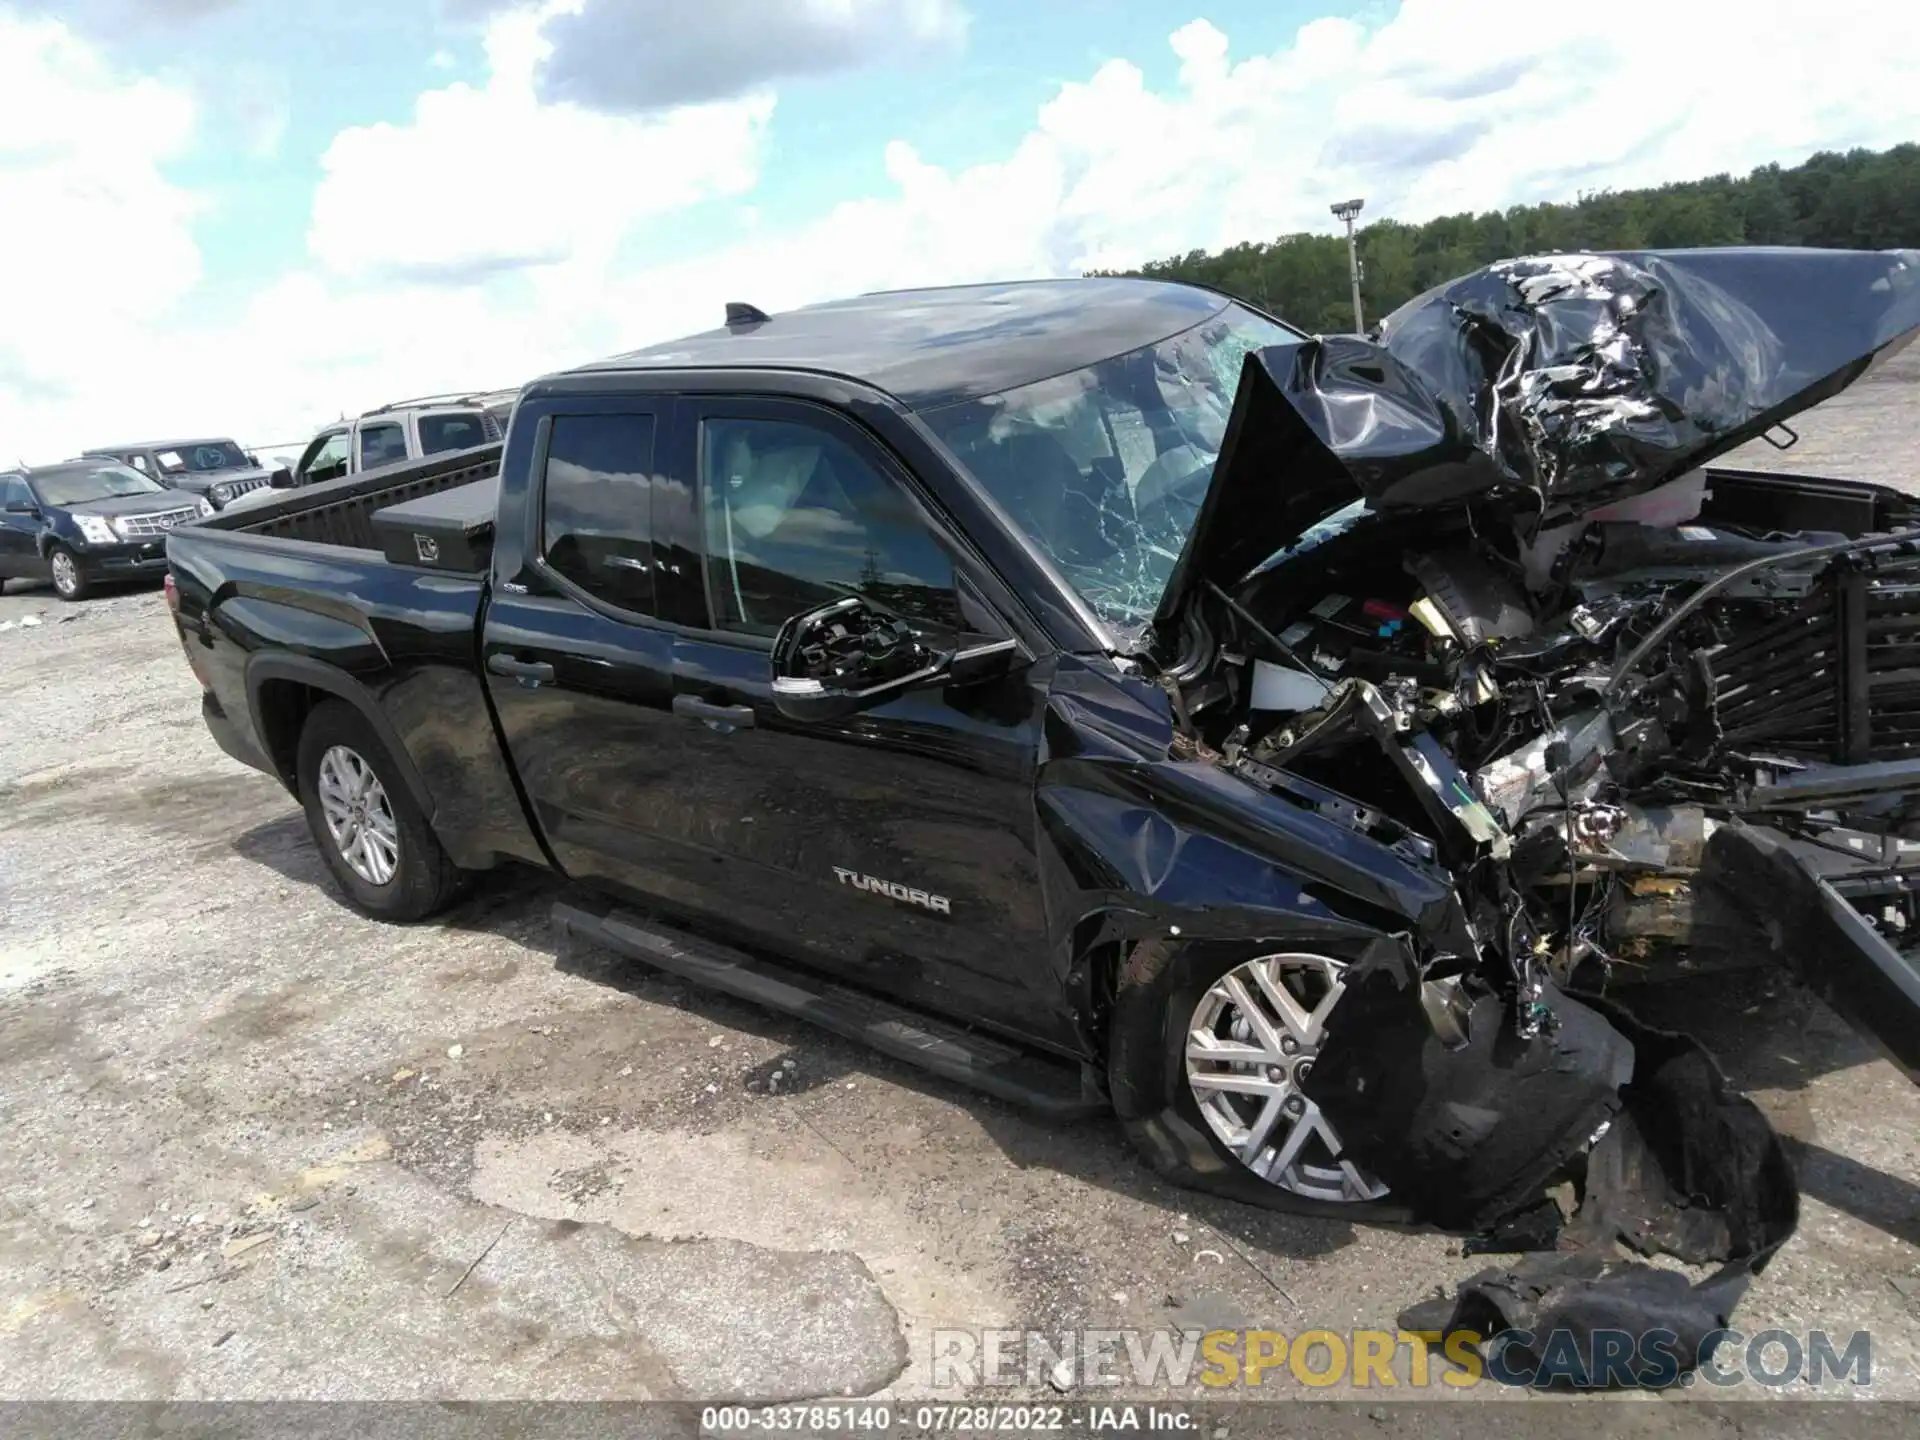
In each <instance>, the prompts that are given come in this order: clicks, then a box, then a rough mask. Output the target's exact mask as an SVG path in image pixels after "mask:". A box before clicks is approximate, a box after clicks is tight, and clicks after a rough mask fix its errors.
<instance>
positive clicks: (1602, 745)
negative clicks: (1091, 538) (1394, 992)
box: [1182, 472, 1920, 1062]
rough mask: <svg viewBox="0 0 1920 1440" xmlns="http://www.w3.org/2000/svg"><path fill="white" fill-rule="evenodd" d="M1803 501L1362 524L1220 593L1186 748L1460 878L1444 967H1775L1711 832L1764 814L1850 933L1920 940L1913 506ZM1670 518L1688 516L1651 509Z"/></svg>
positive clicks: (1699, 481)
mask: <svg viewBox="0 0 1920 1440" xmlns="http://www.w3.org/2000/svg"><path fill="white" fill-rule="evenodd" d="M1808 491H1809V487H1808V486H1806V485H1805V484H1804V483H1803V482H1796V481H1792V480H1786V481H1782V480H1779V479H1776V478H1774V477H1767V476H1752V475H1743V474H1740V473H1728V472H1713V473H1711V474H1708V473H1701V474H1697V475H1694V476H1688V477H1683V478H1682V479H1680V480H1678V481H1675V482H1673V483H1671V484H1670V485H1669V486H1667V487H1664V488H1663V489H1662V490H1660V491H1656V492H1653V493H1651V494H1649V495H1647V496H1645V497H1642V498H1641V499H1640V500H1638V501H1633V502H1627V503H1626V504H1625V505H1622V506H1619V507H1616V512H1615V513H1614V514H1612V515H1609V516H1606V517H1603V518H1589V519H1587V520H1585V521H1582V522H1579V523H1576V524H1571V525H1568V526H1564V527H1562V528H1561V529H1560V531H1559V532H1557V533H1550V534H1548V535H1545V536H1537V537H1530V536H1528V535H1527V534H1525V533H1524V531H1520V530H1518V529H1509V530H1508V531H1507V532H1506V533H1505V534H1501V533H1499V532H1498V531H1493V530H1491V529H1490V528H1489V529H1486V530H1482V529H1479V528H1478V527H1477V525H1476V523H1475V522H1474V520H1473V517H1467V518H1466V521H1465V523H1463V524H1462V525H1461V526H1460V527H1459V528H1458V530H1457V532H1455V533H1450V534H1436V533H1435V526H1434V523H1433V517H1431V516H1424V515H1423V516H1420V517H1418V520H1417V521H1414V520H1410V519H1401V520H1398V521H1396V519H1395V518H1394V517H1390V516H1378V515H1370V514H1369V515H1363V516H1356V517H1353V518H1352V520H1351V523H1347V524H1344V525H1341V526H1336V527H1333V528H1332V529H1331V530H1330V532H1329V533H1327V534H1326V535H1324V537H1323V538H1321V539H1320V540H1319V542H1318V543H1317V544H1314V545H1312V546H1311V547H1310V548H1308V549H1306V550H1305V551H1296V552H1295V553H1294V554H1293V555H1292V556H1290V557H1289V560H1288V563H1286V564H1285V565H1283V566H1277V567H1275V568H1273V569H1271V570H1269V571H1267V572H1266V573H1265V574H1264V575H1262V576H1260V577H1257V578H1256V580H1255V581H1254V582H1253V583H1252V584H1251V585H1250V586H1249V587H1248V588H1247V590H1246V591H1245V592H1244V595H1243V597H1237V598H1235V599H1233V600H1232V601H1231V603H1223V604H1221V606H1220V607H1219V613H1220V614H1221V615H1222V616H1223V617H1224V622H1223V624H1222V629H1223V630H1224V632H1225V633H1224V634H1223V635H1222V636H1220V637H1219V639H1218V641H1217V645H1218V648H1217V651H1216V653H1215V658H1214V661H1213V663H1212V665H1211V666H1209V667H1208V668H1207V670H1206V672H1205V673H1204V674H1203V675H1202V676H1201V677H1199V678H1198V679H1196V680H1194V681H1189V682H1187V683H1186V685H1185V686H1184V687H1183V690H1184V693H1183V696H1182V702H1183V705H1184V708H1185V711H1186V714H1187V716H1188V718H1189V720H1190V722H1191V725H1192V733H1193V735H1194V737H1195V739H1196V741H1197V742H1198V743H1199V744H1200V745H1202V746H1204V747H1205V748H1206V750H1207V751H1209V752H1210V753H1212V754H1215V755H1217V756H1218V757H1219V763H1221V764H1223V765H1226V766H1228V767H1229V768H1231V769H1233V770H1234V771H1235V772H1236V773H1237V774H1239V775H1241V776H1242V777H1243V778H1245V779H1248V780H1250V781H1252V782H1254V783H1256V784H1259V785H1261V786H1263V787H1264V788H1268V789H1272V790H1275V791H1277V792H1280V793H1291V794H1296V795H1297V794H1300V793H1301V792H1302V790H1303V787H1311V788H1313V789H1317V790H1318V791H1320V792H1322V794H1323V795H1326V796H1339V797H1343V798H1344V799H1345V800H1347V801H1351V802H1356V803H1355V805H1354V806H1353V807H1352V820H1353V823H1354V824H1355V825H1357V826H1359V827H1360V828H1362V829H1364V830H1367V831H1368V832H1369V833H1373V834H1375V835H1376V837H1377V836H1378V835H1380V834H1384V833H1395V832H1404V840H1402V841H1401V842H1400V843H1409V844H1412V845H1415V846H1416V847H1419V848H1420V849H1421V850H1422V851H1423V852H1424V853H1426V854H1428V855H1430V856H1431V857H1433V858H1435V859H1437V860H1439V861H1440V862H1441V863H1443V864H1445V865H1446V866H1447V868H1448V869H1449V870H1450V871H1452V872H1453V873H1454V874H1455V876H1456V877H1457V878H1458V891H1459V896H1460V902H1461V904H1460V915H1459V918H1458V928H1457V930H1456V933H1455V934H1454V935H1453V936H1452V937H1451V942H1452V943H1451V949H1452V952H1453V953H1452V954H1451V955H1450V956H1448V957H1446V958H1445V960H1444V961H1440V960H1436V965H1437V966H1438V967H1439V969H1440V970H1442V971H1444V970H1446V969H1448V968H1452V967H1458V968H1459V969H1461V970H1468V969H1473V968H1475V967H1477V966H1480V965H1483V964H1487V963H1490V962H1491V963H1494V964H1498V965H1504V966H1505V967H1507V969H1508V970H1509V971H1510V973H1511V979H1512V982H1513V984H1514V985H1516V986H1517V987H1519V989H1520V990H1521V991H1522V992H1524V993H1525V994H1527V995H1528V996H1530V997H1532V996H1537V995H1538V994H1539V992H1540V989H1541V986H1542V984H1543V983H1544V982H1546V981H1552V982H1553V983H1555V984H1557V985H1559V986H1561V987H1562V988H1567V989H1572V990H1575V991H1580V990H1603V989H1605V987H1606V985H1607V983H1608V982H1609V981H1610V980H1612V979H1614V978H1616V977H1617V976H1618V975H1619V974H1620V972H1622V971H1625V972H1628V973H1629V974H1635V973H1645V972H1647V971H1649V970H1651V969H1656V968H1658V967H1659V966H1661V965H1662V964H1667V965H1672V966H1678V967H1687V968H1700V967H1702V966H1706V965H1712V964H1726V963H1741V962H1743V961H1744V962H1750V963H1758V962H1761V961H1764V960H1767V959H1768V958H1769V954H1768V944H1767V939H1766V936H1765V933H1764V929H1763V927H1761V926H1759V925H1758V924H1757V923H1755V922H1757V920H1758V917H1757V916H1756V915H1753V914H1750V913H1744V912H1743V907H1742V906H1741V904H1740V903H1739V896H1738V894H1737V893H1735V894H1728V893H1725V886H1724V885H1716V884H1715V883H1714V882H1715V880H1716V879H1724V878H1725V876H1724V871H1725V866H1724V864H1722V863H1721V860H1722V857H1721V855H1720V853H1719V850H1724V849H1725V848H1726V846H1727V845H1728V844H1730V843H1731V840H1730V838H1729V839H1722V840H1721V843H1720V847H1719V850H1716V847H1715V843H1714V842H1715V841H1716V839H1717V838H1719V837H1721V836H1722V834H1723V832H1729V834H1730V835H1731V834H1734V833H1738V832H1740V831H1743V830H1748V829H1752V828H1754V827H1767V828H1770V829H1772V830H1774V831H1776V832H1777V834H1778V836H1779V837H1781V838H1782V841H1792V842H1798V843H1799V844H1802V845H1811V846H1817V847H1820V848H1821V849H1822V850H1825V851H1828V852H1831V853H1832V854H1833V857H1834V867H1833V868H1834V869H1835V871H1836V876H1837V878H1838V879H1839V880H1840V883H1841V885H1842V891H1841V893H1843V894H1846V895H1849V896H1852V897H1855V902H1856V903H1854V905H1853V909H1854V911H1855V913H1856V914H1857V916H1858V920H1859V923H1860V924H1861V925H1863V926H1865V927H1866V928H1867V929H1869V930H1871V931H1872V932H1873V933H1874V934H1876V935H1878V936H1879V937H1880V938H1881V939H1882V940H1883V941H1884V942H1885V943H1887V944H1889V945H1891V946H1893V947H1895V948H1896V949H1901V950H1911V949H1913V948H1914V947H1916V946H1920V910H1917V909H1916V900H1917V899H1920V894H1917V892H1916V888H1915V886H1916V882H1920V534H1914V535H1906V534H1903V533H1902V532H1904V531H1906V530H1908V529H1909V528H1911V527H1913V526H1915V525H1920V504H1916V503H1915V502H1914V501H1912V500H1910V499H1908V497H1905V496H1902V495H1900V494H1898V493H1897V492H1892V491H1887V492H1878V493H1872V494H1871V495H1870V497H1869V498H1861V497H1855V498H1856V500H1857V501H1858V503H1855V504H1852V505H1850V506H1848V507H1845V509H1844V510H1843V511H1842V512H1841V513H1838V514H1829V515H1825V516H1823V517H1822V518H1825V519H1827V521H1828V524H1829V525H1830V526H1831V525H1834V524H1838V525H1841V526H1844V527H1845V528H1842V529H1834V528H1825V529H1821V530H1801V529H1795V528H1791V527H1792V526H1793V524H1794V522H1795V520H1796V519H1797V518H1799V517H1798V512H1800V511H1801V510H1803V509H1804V508H1805V506H1806V503H1807V502H1808V501H1809V499H1813V500H1817V499H1818V498H1820V497H1819V496H1818V495H1817V493H1815V494H1813V495H1812V496H1810V495H1809V493H1808ZM1663 509H1664V510H1665V511H1666V512H1668V513H1669V514H1671V512H1673V511H1675V510H1676V509H1678V510H1680V511H1681V512H1683V513H1681V514H1680V515H1679V516H1678V518H1674V519H1670V520H1669V519H1666V518H1665V517H1664V516H1662V517H1661V521H1662V523H1648V522H1647V521H1646V520H1643V519H1637V518H1631V517H1632V516H1634V515H1635V514H1640V515H1652V516H1660V512H1661V511H1662V510H1663ZM1621 512H1624V513H1621ZM1416 545H1417V546H1418V547H1419V548H1413V547H1414V546H1416ZM1710 855H1711V857H1712V858H1711V860H1710ZM1703 871H1705V872H1707V873H1706V876H1705V878H1704V880H1703ZM1531 1003H1533V1002H1531V1001H1530V1004H1531ZM1526 1015H1527V1018H1526V1019H1525V1021H1524V1022H1523V1023H1525V1024H1526V1025H1528V1026H1531V1025H1535V1024H1539V1023H1547V1022H1548V1021H1549V1018H1550V1017H1548V1016H1547V1015H1546V1014H1545V1013H1544V1011H1543V1010H1540V1009H1538V1008H1533V1009H1529V1010H1528V1011H1527V1012H1526ZM1906 1058H1907V1059H1908V1060H1909V1062H1910V1061H1911V1057H1906Z"/></svg>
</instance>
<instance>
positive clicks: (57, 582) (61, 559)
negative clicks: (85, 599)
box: [52, 550, 80, 595]
mask: <svg viewBox="0 0 1920 1440" xmlns="http://www.w3.org/2000/svg"><path fill="white" fill-rule="evenodd" d="M52 566H53V588H54V589H55V590H58V591H59V592H60V593H61V594H62V595H71V594H73V593H74V592H75V591H77V590H78V589H79V588H80V567H79V566H77V565H75V564H74V563H73V556H71V555H69V554H68V553H67V552H66V551H64V550H56V551H54V552H53V561H52Z"/></svg>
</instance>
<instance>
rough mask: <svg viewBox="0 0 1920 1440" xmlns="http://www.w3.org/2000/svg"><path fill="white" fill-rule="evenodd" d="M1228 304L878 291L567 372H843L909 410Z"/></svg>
mask: <svg viewBox="0 0 1920 1440" xmlns="http://www.w3.org/2000/svg"><path fill="white" fill-rule="evenodd" d="M1229 303H1231V302H1230V301H1229V300H1228V298H1227V297H1226V296H1224V295H1220V294H1217V293H1215V292H1214V291H1211V290H1201V289H1197V288H1195V287H1193V286H1190V285H1177V284H1173V283H1171V282H1168V281H1161V280H1134V279H1122V278H1118V277H1114V278H1108V277H1104V276H1103V277H1094V278H1088V279H1081V280H1024V281H1011V282H1001V283H996V284H986V285H954V286H947V287H943V288H940V289H930V290H889V291H881V292H878V293H875V294H871V295H861V296H858V297H856V298H854V299H851V300H834V301H830V302H827V303H825V304H820V305H808V306H805V307H803V308H801V309H798V310H789V311H785V312H783V313H781V314H778V315H773V316H769V317H768V318H766V319H765V320H757V319H755V320H748V321H746V322H743V323H737V324H734V325H728V326H722V327H721V328H719V329H717V330H708V331H704V332H702V333H701V334H698V335H689V336H687V337H686V338H685V339H681V340H669V341H666V342H664V343H662V344H658V345H649V346H647V347H645V348H644V349H640V350H634V351H631V352H630V353H628V354H625V355H616V356H614V357H612V358H611V359H607V360H600V361H595V362H594V363H592V364H588V365H582V366H579V367H578V368H576V369H574V370H572V371H569V372H567V373H569V374H575V375H579V374H594V373H606V372H610V371H643V370H685V369H726V368H736V367H737V368H748V369H793V370H809V371H815V372H818V373H823V374H834V375H843V376H846V377H848V378H850V379H854V380H860V381H864V382H866V383H867V384H869V385H872V386H874V387H876V388H877V389H880V390H884V391H886V392H888V393H889V394H891V395H893V396H894V397H895V398H896V399H898V400H900V401H901V402H902V403H903V404H905V405H907V406H908V407H909V408H912V409H915V410H927V409H932V408H933V407H935V406H938V405H943V404H948V403H951V402H953V401H958V400H969V399H974V398H977V397H979V396H982V395H992V394H996V393H998V392H1000V391H1002V390H1011V389H1013V388H1014V387H1015V386H1018V385H1026V384H1029V383H1031V382H1033V381H1035V380H1044V379H1046V378H1047V377H1049V376H1052V375H1059V374H1063V373H1065V372H1066V371H1069V370H1077V369H1079V368H1081V367H1082V366H1085V365H1091V364H1093V363H1095V362H1096V361H1100V360H1105V359H1108V358H1109V357H1111V356H1114V355H1120V354H1124V353H1125V352H1127V351H1129V350H1136V349H1139V348H1140V347H1141V346H1143V345H1151V344H1154V343H1156V342H1158V341H1161V340H1164V339H1166V338H1167V337H1168V336H1169V335H1176V334H1178V333H1179V332H1180V331H1182V330H1186V329H1189V328H1191V327H1192V326H1194V325H1197V324H1199V323H1200V322H1201V321H1203V320H1205V319H1207V318H1208V317H1210V316H1212V315H1215V314H1218V313H1219V312H1220V311H1221V310H1222V309H1224V308H1225V307H1226V306H1227V305H1228V304H1229Z"/></svg>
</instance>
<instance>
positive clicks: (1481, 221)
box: [1104, 144, 1920, 331]
mask: <svg viewBox="0 0 1920 1440" xmlns="http://www.w3.org/2000/svg"><path fill="white" fill-rule="evenodd" d="M1697 245H1816V246H1829V247H1843V248H1859V249H1870V250H1881V249H1892V248H1895V247H1903V246H1912V247H1920V145H1913V144H1909V145H1896V146H1895V147H1894V148H1893V149H1891V150H1882V151H1872V150H1850V151H1848V152H1846V153H1845V154H1840V153H1838V152H1833V151H1823V152H1821V153H1820V154H1818V155H1814V156H1812V157H1810V158H1809V159H1808V160H1806V161H1805V162H1804V163H1803V164H1800V165H1794V166H1790V167H1785V168H1783V167H1781V166H1779V165H1763V166H1761V167H1760V168H1759V169H1757V170H1755V171H1753V172H1752V173H1751V174H1749V175H1746V176H1741V177H1735V176H1731V175H1710V176H1707V177H1706V178H1704V179H1701V180H1688V181H1683V182H1680V183H1677V184H1672V185H1661V186H1657V187H1653V188H1650V189H1644V190H1623V191H1610V190H1601V191H1596V192H1592V193H1589V194H1581V195H1578V196H1576V197H1575V198H1574V200H1573V201H1572V202H1571V203H1548V204H1540V205H1516V206H1514V207H1513V208H1511V209H1509V210H1506V211H1505V212H1497V211H1490V212H1488V213H1486V214H1482V215H1468V214H1460V215H1443V216H1441V217H1439V218H1438V219H1435V220H1429V221H1427V222H1426V223H1425V224H1424V225H1407V224H1404V223H1402V222H1400V221H1398V220H1392V219H1382V220H1376V221H1374V222H1373V223H1372V224H1370V225H1367V226H1366V227H1365V228H1363V229H1362V230H1361V231H1360V232H1359V235H1358V246H1359V252H1360V262H1361V269H1362V284H1361V295H1362V300H1363V302H1364V304H1365V307H1366V314H1367V317H1368V321H1369V323H1372V322H1375V321H1378V320H1379V319H1380V317H1381V316H1383V315H1386V314H1388V313H1389V312H1391V311H1392V310H1394V309H1396V308H1398V307H1399V306H1401V305H1403V304H1405V303H1406V302H1407V301H1408V300H1411V299H1412V298H1413V297H1414V296H1416V295H1418V294H1420V293H1422V292H1423V291H1426V290H1429V289H1431V288H1432V287H1433V286H1435V285H1439V284H1442V283H1444V282H1446V281H1448V280H1450V279H1452V278H1454V277H1455V276H1457V275H1462V274H1465V273H1466V272H1468V271H1470V270H1475V269H1478V268H1479V267H1480V266H1482V265H1486V264H1490V263H1491V262H1493V261H1495V260H1500V259H1504V258H1506V257H1508V256H1513V255H1529V254H1533V255H1538V254H1547V253H1552V252H1555V251H1572V250H1638V249H1670V248H1676V249H1677V248H1681V247H1687V246H1697ZM1104 273H1113V272H1104ZM1124 273H1129V274H1137V275H1146V276H1151V277H1153V278H1155V279H1161V280H1183V281H1188V282H1191V283H1196V284H1202V285H1210V286H1212V287H1214V288H1215V289H1218V290H1224V291H1226V292H1227V293H1228V294H1231V295H1237V296H1239V297H1241V298H1242V299H1244V300H1247V301H1249V302H1250V303H1252V304H1254V305H1258V306H1259V307H1260V308H1262V309H1264V310H1268V311H1271V312H1273V313H1274V314H1277V315H1281V316H1284V317H1285V318H1286V319H1288V320H1290V321H1292V322H1293V323H1294V324H1296V325H1300V326H1302V327H1304V328H1307V329H1312V330H1319V331H1337V330H1345V329H1350V328H1351V327H1352V325H1353V302H1352V298H1351V296H1350V294H1349V290H1348V275H1347V245H1346V239H1345V237H1344V235H1313V234H1297V235H1281V236H1278V237H1276V238H1274V239H1273V240H1271V241H1267V242H1264V243H1262V242H1258V241H1252V242H1247V243H1243V244H1239V245H1233V246H1229V247H1228V248H1227V249H1225V250H1222V251H1220V252H1218V253H1217V254H1210V253H1208V252H1207V251H1204V250H1193V251H1189V252H1188V253H1187V254H1185V255H1176V256H1173V257H1171V258H1169V259H1166V260H1155V261H1150V262H1149V263H1147V264H1145V265H1143V266H1141V267H1140V269H1138V270H1137V271H1129V272H1124Z"/></svg>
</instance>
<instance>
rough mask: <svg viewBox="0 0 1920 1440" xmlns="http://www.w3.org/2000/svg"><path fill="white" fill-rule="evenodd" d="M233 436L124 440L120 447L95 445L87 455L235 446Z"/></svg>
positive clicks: (235, 442) (236, 442)
mask: <svg viewBox="0 0 1920 1440" xmlns="http://www.w3.org/2000/svg"><path fill="white" fill-rule="evenodd" d="M238 443H239V442H238V441H236V440H235V439H234V438H233V437H232V436H231V435H196V436H194V437H193V438H192V439H190V440H123V441H121V442H120V443H119V444H118V445H95V446H93V447H92V448H91V449H89V450H87V451H86V452H85V453H86V454H88V455H106V454H109V453H110V452H112V451H115V450H181V449H184V448H185V447H187V446H189V445H235V444H238Z"/></svg>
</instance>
